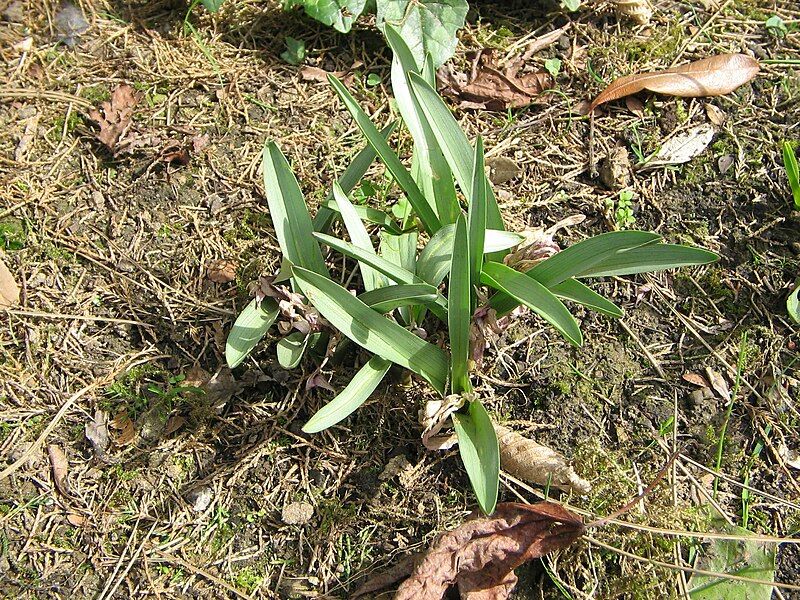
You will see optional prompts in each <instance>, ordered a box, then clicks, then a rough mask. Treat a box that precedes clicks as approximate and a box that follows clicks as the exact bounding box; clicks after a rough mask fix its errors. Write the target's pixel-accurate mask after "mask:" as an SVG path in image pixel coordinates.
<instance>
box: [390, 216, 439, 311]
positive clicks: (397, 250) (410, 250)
mask: <svg viewBox="0 0 800 600" xmlns="http://www.w3.org/2000/svg"><path fill="white" fill-rule="evenodd" d="M380 237H381V243H380V246H379V247H378V254H380V255H381V256H382V257H383V258H385V259H386V260H388V261H389V262H392V263H394V264H396V265H399V266H401V267H403V268H404V269H405V270H406V271H409V272H411V273H415V272H416V269H417V237H418V234H417V232H416V230H412V231H409V232H407V233H402V234H400V235H392V234H391V233H389V232H388V231H381V232H380ZM442 302H443V306H445V305H446V304H445V302H446V301H445V300H444V298H442ZM415 310H416V311H417V312H419V313H420V314H424V308H423V307H418V308H417V309H414V308H412V307H406V306H401V307H400V309H399V314H400V318H401V319H402V321H403V323H406V324H411V323H412V322H413V316H414V312H415ZM437 314H438V316H439V318H440V319H443V318H444V314H445V313H443V312H442V311H441V310H438V311H437Z"/></svg>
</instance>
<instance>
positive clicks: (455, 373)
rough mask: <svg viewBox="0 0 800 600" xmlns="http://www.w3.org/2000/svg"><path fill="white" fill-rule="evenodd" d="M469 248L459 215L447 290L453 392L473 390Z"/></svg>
mask: <svg viewBox="0 0 800 600" xmlns="http://www.w3.org/2000/svg"><path fill="white" fill-rule="evenodd" d="M469 253H470V248H469V243H468V241H467V223H466V220H465V219H464V216H463V215H462V216H460V217H459V218H458V220H457V221H456V225H455V236H454V237H453V256H452V261H451V262H450V280H449V281H450V283H449V284H448V290H447V329H448V331H449V333H450V375H451V379H450V386H451V391H452V393H453V394H461V393H462V392H469V391H471V390H472V385H470V382H469V368H468V362H469V325H470V317H471V316H472V310H471V307H472V303H473V302H472V301H473V299H472V285H471V283H470V273H469V270H470V265H471V263H472V261H471V260H470V254H469Z"/></svg>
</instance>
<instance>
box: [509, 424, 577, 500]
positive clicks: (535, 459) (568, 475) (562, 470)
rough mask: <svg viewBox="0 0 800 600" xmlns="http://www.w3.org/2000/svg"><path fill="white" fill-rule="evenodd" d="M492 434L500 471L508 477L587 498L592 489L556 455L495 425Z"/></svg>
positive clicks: (561, 456)
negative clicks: (495, 443)
mask: <svg viewBox="0 0 800 600" xmlns="http://www.w3.org/2000/svg"><path fill="white" fill-rule="evenodd" d="M494 430H495V431H496V432H497V440H498V442H500V468H501V469H502V470H503V471H505V472H506V473H508V474H509V475H512V476H514V477H516V478H518V479H523V480H524V481H528V482H530V483H535V484H537V485H543V486H548V485H549V486H550V487H556V488H559V489H562V490H567V491H570V492H574V493H576V494H588V493H589V491H590V490H591V489H592V486H591V485H590V484H589V482H588V481H586V480H585V479H582V478H581V477H579V476H578V474H577V473H576V472H575V471H574V470H573V469H572V467H571V466H570V464H569V462H568V461H567V459H566V458H565V457H564V456H563V455H562V454H560V453H559V452H556V451H555V450H552V449H551V448H548V447H547V446H542V445H541V444H539V443H537V442H535V441H533V440H531V439H529V438H526V437H525V436H522V435H520V434H519V433H517V432H516V431H512V430H511V429H508V428H507V427H503V426H502V425H495V426H494Z"/></svg>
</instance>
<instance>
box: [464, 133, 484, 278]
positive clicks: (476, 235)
mask: <svg viewBox="0 0 800 600" xmlns="http://www.w3.org/2000/svg"><path fill="white" fill-rule="evenodd" d="M473 163H474V164H473V167H472V189H471V190H470V191H471V194H470V196H469V209H468V212H467V220H468V221H469V228H468V230H469V235H468V239H469V255H470V273H469V278H470V281H471V282H472V285H479V283H480V276H481V267H482V266H483V246H484V242H485V239H486V188H487V187H488V186H487V182H486V171H485V169H484V157H483V139H482V138H481V137H478V140H477V141H476V142H475V156H474V158H473Z"/></svg>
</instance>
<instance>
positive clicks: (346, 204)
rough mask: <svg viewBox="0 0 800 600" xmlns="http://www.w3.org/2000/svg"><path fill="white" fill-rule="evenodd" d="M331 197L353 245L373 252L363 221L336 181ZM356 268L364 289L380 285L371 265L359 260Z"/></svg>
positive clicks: (381, 279)
mask: <svg viewBox="0 0 800 600" xmlns="http://www.w3.org/2000/svg"><path fill="white" fill-rule="evenodd" d="M333 197H334V198H335V199H336V205H337V206H338V208H339V212H340V213H341V215H342V222H343V223H344V226H345V228H346V229H347V233H348V234H349V235H350V239H351V240H352V242H353V245H354V246H356V247H358V248H361V249H362V250H364V251H366V252H371V253H372V254H375V248H373V247H372V240H371V239H370V237H369V232H367V228H366V227H364V223H362V222H361V219H360V218H359V217H358V214H356V211H355V208H354V207H353V205H352V204H351V202H350V200H349V198H348V197H347V195H346V194H345V193H344V191H343V190H342V188H341V187H340V186H339V184H338V183H334V184H333ZM358 268H359V269H361V278H362V279H363V281H364V289H365V290H367V291H369V290H374V289H375V288H377V287H380V286H381V284H382V283H383V277H381V275H380V274H379V273H377V272H376V271H375V270H374V269H373V268H372V267H370V266H369V265H366V264H364V263H362V262H359V263H358Z"/></svg>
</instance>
